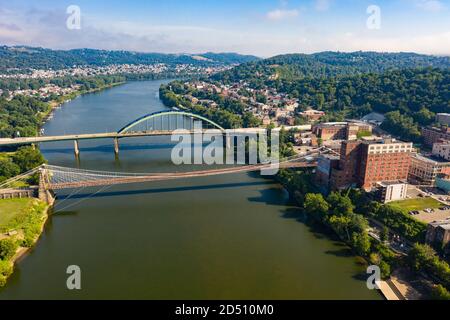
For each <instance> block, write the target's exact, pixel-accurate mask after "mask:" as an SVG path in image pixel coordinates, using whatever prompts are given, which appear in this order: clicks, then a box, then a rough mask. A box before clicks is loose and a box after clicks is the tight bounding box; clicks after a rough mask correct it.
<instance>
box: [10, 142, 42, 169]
mask: <svg viewBox="0 0 450 320" xmlns="http://www.w3.org/2000/svg"><path fill="white" fill-rule="evenodd" d="M13 161H14V163H16V164H17V166H18V167H19V168H20V170H21V171H22V172H26V171H28V170H31V169H34V168H36V167H38V166H40V165H41V164H43V163H44V162H45V159H44V157H43V156H42V153H41V152H40V151H39V149H37V148H33V147H21V148H19V150H18V151H17V152H16V153H15V154H14V155H13Z"/></svg>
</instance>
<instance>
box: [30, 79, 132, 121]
mask: <svg viewBox="0 0 450 320" xmlns="http://www.w3.org/2000/svg"><path fill="white" fill-rule="evenodd" d="M126 82H127V80H123V81H119V82H113V83H110V84H106V85H103V86H101V87H98V88H93V89H89V90H77V91H74V92H72V93H69V94H66V95H63V96H59V97H58V98H56V99H54V100H51V101H49V102H48V105H49V108H48V110H47V111H46V112H43V113H42V114H41V118H42V120H41V121H42V123H41V124H40V126H39V129H40V128H42V125H44V124H45V123H46V122H47V120H48V119H49V118H50V117H51V116H52V114H53V111H54V110H55V109H57V108H59V107H60V106H61V105H63V104H64V103H66V102H69V101H71V100H73V99H75V98H77V97H79V96H82V95H85V94H89V93H95V92H100V91H103V90H106V89H110V88H113V87H116V86H120V85H122V84H125V83H126Z"/></svg>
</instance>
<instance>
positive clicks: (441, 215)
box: [413, 209, 450, 223]
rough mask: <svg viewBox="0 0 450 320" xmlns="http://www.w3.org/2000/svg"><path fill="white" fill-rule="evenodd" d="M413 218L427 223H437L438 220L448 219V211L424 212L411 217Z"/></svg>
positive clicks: (449, 217) (449, 215) (449, 213)
mask: <svg viewBox="0 0 450 320" xmlns="http://www.w3.org/2000/svg"><path fill="white" fill-rule="evenodd" d="M413 217H414V218H416V219H418V220H420V221H423V222H426V223H429V222H433V221H439V220H445V219H447V218H448V219H450V210H440V209H434V212H430V213H428V212H424V211H420V213H419V214H417V215H415V216H413Z"/></svg>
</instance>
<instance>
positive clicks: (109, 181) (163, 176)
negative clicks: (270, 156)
mask: <svg viewBox="0 0 450 320" xmlns="http://www.w3.org/2000/svg"><path fill="white" fill-rule="evenodd" d="M315 166H316V163H314V162H287V163H280V164H279V168H280V169H283V168H305V167H315ZM270 168H271V166H270V165H267V164H257V165H247V166H241V167H233V168H225V169H211V170H202V171H189V172H176V173H160V174H152V175H143V176H135V177H117V178H115V177H111V178H103V179H97V180H95V179H94V180H90V181H74V182H63V183H51V188H52V189H54V190H60V189H71V188H81V187H95V186H105V185H115V184H129V183H140V182H151V181H162V180H173V179H182V178H194V177H204V176H213V175H222V174H231V173H239V172H251V171H258V170H263V169H270Z"/></svg>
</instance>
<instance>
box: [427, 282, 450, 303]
mask: <svg viewBox="0 0 450 320" xmlns="http://www.w3.org/2000/svg"><path fill="white" fill-rule="evenodd" d="M431 299H433V300H450V292H448V291H447V289H445V288H444V287H443V286H442V285H440V284H438V285H437V286H435V287H433V289H431Z"/></svg>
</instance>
